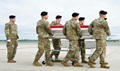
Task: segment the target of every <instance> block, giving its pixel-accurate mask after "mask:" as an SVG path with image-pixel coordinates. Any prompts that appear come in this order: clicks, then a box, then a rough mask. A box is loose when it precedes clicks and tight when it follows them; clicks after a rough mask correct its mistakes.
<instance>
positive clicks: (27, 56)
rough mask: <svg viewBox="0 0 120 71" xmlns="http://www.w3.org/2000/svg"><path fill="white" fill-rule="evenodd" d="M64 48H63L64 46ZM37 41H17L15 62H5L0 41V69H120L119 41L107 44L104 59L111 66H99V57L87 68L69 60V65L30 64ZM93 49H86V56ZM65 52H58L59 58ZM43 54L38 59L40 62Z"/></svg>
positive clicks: (86, 70)
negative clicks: (36, 65)
mask: <svg viewBox="0 0 120 71" xmlns="http://www.w3.org/2000/svg"><path fill="white" fill-rule="evenodd" d="M64 49H65V48H64ZM37 50H38V49H37V42H19V46H18V50H17V54H16V57H15V60H17V63H14V64H10V63H7V50H6V45H5V42H0V71H119V69H120V46H119V42H116V43H113V42H109V43H108V46H107V56H106V61H108V62H109V65H110V66H111V68H110V69H103V68H99V59H98V60H97V61H96V62H97V64H96V68H94V69H92V68H89V66H88V65H87V64H83V66H84V67H73V66H72V65H71V62H70V61H69V64H70V65H71V66H70V67H64V66H63V65H62V64H61V63H54V66H51V67H49V66H45V65H43V66H42V67H35V66H33V65H32V62H33V60H34V57H35V54H36V52H37ZM92 51H93V50H89V49H87V55H86V59H87V57H88V56H89V55H90V54H91V53H92ZM66 53H67V52H63V51H62V52H61V53H60V57H59V58H60V59H63V58H64V56H65V55H66ZM43 60H44V55H43V56H42V58H41V59H40V60H39V62H42V61H43Z"/></svg>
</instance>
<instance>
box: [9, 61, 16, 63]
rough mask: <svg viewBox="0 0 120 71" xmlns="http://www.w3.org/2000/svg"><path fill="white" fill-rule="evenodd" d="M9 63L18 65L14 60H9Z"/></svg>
mask: <svg viewBox="0 0 120 71" xmlns="http://www.w3.org/2000/svg"><path fill="white" fill-rule="evenodd" d="M7 62H8V63H16V61H13V60H8V61H7Z"/></svg>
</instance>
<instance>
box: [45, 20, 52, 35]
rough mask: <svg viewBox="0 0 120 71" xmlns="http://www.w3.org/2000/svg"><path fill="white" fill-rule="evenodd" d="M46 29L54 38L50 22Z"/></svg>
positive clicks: (46, 23) (47, 23) (46, 24)
mask: <svg viewBox="0 0 120 71" xmlns="http://www.w3.org/2000/svg"><path fill="white" fill-rule="evenodd" d="M45 29H46V31H47V32H48V34H49V35H52V36H53V32H52V30H51V28H50V25H49V22H45Z"/></svg>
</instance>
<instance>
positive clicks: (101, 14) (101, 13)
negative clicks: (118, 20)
mask: <svg viewBox="0 0 120 71" xmlns="http://www.w3.org/2000/svg"><path fill="white" fill-rule="evenodd" d="M106 14H107V11H104V10H101V11H100V12H99V15H100V17H102V18H106Z"/></svg>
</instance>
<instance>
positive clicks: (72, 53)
mask: <svg viewBox="0 0 120 71" xmlns="http://www.w3.org/2000/svg"><path fill="white" fill-rule="evenodd" d="M69 46H70V47H69V51H68V53H67V55H66V56H65V58H64V60H63V61H65V62H68V61H69V60H71V61H73V62H78V61H79V46H78V40H74V41H69Z"/></svg>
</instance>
